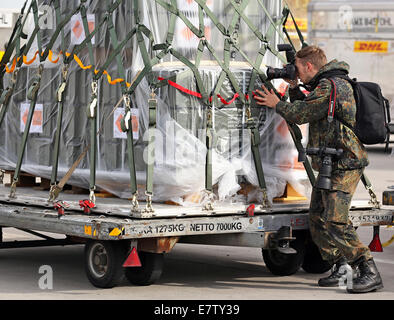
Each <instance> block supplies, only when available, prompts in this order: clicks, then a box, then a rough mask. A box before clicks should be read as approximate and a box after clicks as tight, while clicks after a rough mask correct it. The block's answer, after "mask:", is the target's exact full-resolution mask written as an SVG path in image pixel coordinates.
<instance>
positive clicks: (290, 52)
mask: <svg viewBox="0 0 394 320" xmlns="http://www.w3.org/2000/svg"><path fill="white" fill-rule="evenodd" d="M278 51H279V52H283V51H285V52H286V59H287V62H288V64H286V65H285V66H284V67H283V68H273V67H268V68H267V78H268V80H272V79H289V80H295V79H296V77H297V72H296V66H295V55H296V52H295V51H294V49H293V47H292V46H291V45H289V44H278Z"/></svg>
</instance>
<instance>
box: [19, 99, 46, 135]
mask: <svg viewBox="0 0 394 320" xmlns="http://www.w3.org/2000/svg"><path fill="white" fill-rule="evenodd" d="M29 109H30V103H22V104H21V120H20V124H21V132H24V131H25V128H26V122H27V118H28V115H29ZM43 122H44V107H43V105H42V104H36V107H35V109H34V114H33V119H32V121H31V126H30V131H29V133H42V132H43V131H42V127H43Z"/></svg>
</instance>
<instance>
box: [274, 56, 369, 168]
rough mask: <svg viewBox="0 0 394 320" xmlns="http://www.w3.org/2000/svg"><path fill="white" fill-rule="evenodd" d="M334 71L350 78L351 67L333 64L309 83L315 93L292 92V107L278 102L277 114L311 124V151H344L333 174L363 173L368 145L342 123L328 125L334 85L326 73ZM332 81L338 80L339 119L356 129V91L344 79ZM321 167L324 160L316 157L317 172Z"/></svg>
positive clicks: (309, 146)
mask: <svg viewBox="0 0 394 320" xmlns="http://www.w3.org/2000/svg"><path fill="white" fill-rule="evenodd" d="M333 70H340V71H342V72H343V73H344V74H347V73H348V70H349V65H348V64H347V63H345V62H338V61H337V60H333V61H331V62H329V63H328V64H326V65H325V66H324V67H322V68H321V69H320V70H319V72H318V73H317V74H316V76H315V77H314V78H313V79H312V80H311V81H310V82H309V84H313V83H314V85H313V87H312V89H313V91H311V92H310V93H309V94H308V95H307V96H305V95H304V94H303V93H302V92H301V90H300V89H299V88H295V89H292V90H290V92H289V93H290V101H291V103H289V102H284V101H280V102H278V104H277V105H276V112H277V113H279V114H280V115H281V116H282V117H283V118H285V119H286V120H287V121H288V122H292V123H296V124H304V123H309V139H308V148H319V147H321V146H324V145H326V146H327V147H330V148H337V149H343V156H342V157H341V158H340V159H339V160H337V161H335V162H334V163H333V170H336V169H339V170H354V169H361V168H364V167H365V166H367V165H368V164H369V162H368V156H367V152H366V150H365V147H364V145H363V144H362V143H361V142H360V141H359V140H358V138H357V137H356V135H355V134H354V132H353V131H352V130H351V129H349V128H348V127H346V126H345V125H343V124H342V123H341V122H340V121H338V120H334V121H333V122H332V124H331V126H329V122H328V121H327V114H328V106H329V101H330V95H331V91H332V84H331V82H330V80H328V79H327V78H324V73H327V72H329V71H333ZM330 78H331V77H330ZM319 79H320V80H319ZM331 79H333V80H334V83H335V84H336V87H337V101H336V102H337V103H336V108H335V118H339V119H341V120H344V121H345V122H347V123H349V124H350V125H352V126H353V125H354V124H355V119H356V118H355V117H356V102H355V99H354V95H353V88H352V86H351V84H350V83H349V82H348V81H346V80H344V79H341V78H338V77H337V78H335V77H332V78H331ZM320 166H321V159H320V157H318V156H312V167H313V169H315V170H317V171H319V169H320Z"/></svg>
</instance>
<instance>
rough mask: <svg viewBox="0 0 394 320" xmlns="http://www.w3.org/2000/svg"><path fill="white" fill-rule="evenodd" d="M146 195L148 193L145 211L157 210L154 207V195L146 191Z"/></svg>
mask: <svg viewBox="0 0 394 320" xmlns="http://www.w3.org/2000/svg"><path fill="white" fill-rule="evenodd" d="M145 195H146V206H145V209H144V213H153V212H155V210H154V209H153V206H152V196H153V194H152V193H150V192H147V191H145Z"/></svg>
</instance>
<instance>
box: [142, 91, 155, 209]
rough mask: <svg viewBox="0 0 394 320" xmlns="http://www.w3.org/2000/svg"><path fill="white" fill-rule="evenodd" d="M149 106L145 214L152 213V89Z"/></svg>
mask: <svg viewBox="0 0 394 320" xmlns="http://www.w3.org/2000/svg"><path fill="white" fill-rule="evenodd" d="M148 106H149V128H148V155H147V167H146V192H145V195H146V196H147V201H146V207H145V210H144V212H145V213H152V212H154V210H153V207H152V196H153V174H154V172H153V171H154V165H155V142H156V141H155V140H156V139H155V130H156V110H157V99H156V94H155V92H154V89H153V88H152V93H151V98H150V99H149V100H148Z"/></svg>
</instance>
